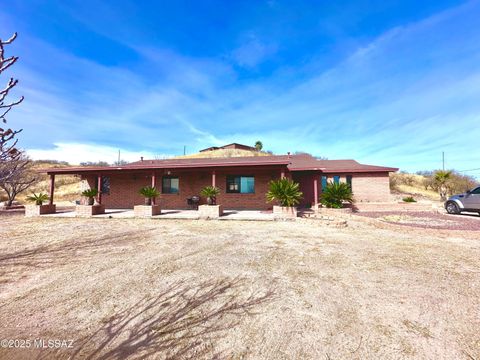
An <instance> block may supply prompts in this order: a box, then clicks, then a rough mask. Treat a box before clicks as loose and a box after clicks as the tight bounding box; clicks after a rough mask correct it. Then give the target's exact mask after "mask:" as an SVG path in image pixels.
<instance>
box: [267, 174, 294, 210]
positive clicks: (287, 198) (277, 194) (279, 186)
mask: <svg viewBox="0 0 480 360" xmlns="http://www.w3.org/2000/svg"><path fill="white" fill-rule="evenodd" d="M268 187H269V190H268V192H267V201H268V202H273V201H276V202H278V203H279V204H280V205H281V206H295V205H297V204H298V203H299V202H300V200H301V199H302V198H303V193H302V192H301V191H300V185H299V184H298V183H296V182H294V181H292V180H290V179H286V178H284V179H279V180H272V181H270V183H269V184H268Z"/></svg>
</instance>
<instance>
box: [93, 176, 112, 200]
mask: <svg viewBox="0 0 480 360" xmlns="http://www.w3.org/2000/svg"><path fill="white" fill-rule="evenodd" d="M101 186H102V188H101V190H100V192H101V193H102V194H107V195H110V178H109V177H108V176H102V185H101ZM95 189H97V190H98V181H95Z"/></svg>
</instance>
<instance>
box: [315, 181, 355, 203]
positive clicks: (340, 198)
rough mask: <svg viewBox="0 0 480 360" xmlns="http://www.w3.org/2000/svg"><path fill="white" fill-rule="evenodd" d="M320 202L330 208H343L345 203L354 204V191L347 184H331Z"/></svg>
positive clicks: (324, 191)
mask: <svg viewBox="0 0 480 360" xmlns="http://www.w3.org/2000/svg"><path fill="white" fill-rule="evenodd" d="M320 202H321V203H322V205H324V206H326V207H328V208H341V207H342V206H343V203H344V202H347V203H353V194H352V189H351V188H350V185H348V184H346V183H338V184H337V183H333V182H329V183H328V184H327V186H326V188H325V189H324V190H323V194H322V196H321V198H320Z"/></svg>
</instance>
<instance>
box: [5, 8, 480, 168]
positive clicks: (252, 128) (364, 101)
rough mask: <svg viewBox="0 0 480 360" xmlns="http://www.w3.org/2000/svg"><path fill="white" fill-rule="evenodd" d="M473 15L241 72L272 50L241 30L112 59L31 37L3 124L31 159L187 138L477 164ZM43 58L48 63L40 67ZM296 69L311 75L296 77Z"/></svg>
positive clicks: (479, 82) (478, 80) (459, 12)
mask: <svg viewBox="0 0 480 360" xmlns="http://www.w3.org/2000/svg"><path fill="white" fill-rule="evenodd" d="M479 11H480V4H479V3H478V2H471V3H468V4H467V5H464V6H460V7H457V8H454V9H451V10H448V11H444V12H442V13H439V14H435V15H434V16H431V17H429V18H426V19H424V20H422V21H419V22H414V23H410V24H403V25H401V26H397V27H395V28H392V29H390V30H389V31H386V32H385V33H383V34H381V35H379V36H378V37H376V38H375V39H373V40H372V41H370V42H369V43H368V44H363V45H362V46H361V47H359V48H357V49H356V50H355V51H354V52H353V53H351V54H349V56H347V57H346V58H345V59H343V60H342V61H340V62H338V63H337V64H336V65H334V66H331V67H328V68H321V67H316V66H314V64H312V63H305V64H304V65H303V68H302V67H297V68H295V69H293V70H292V69H289V68H288V67H289V66H288V64H285V65H284V66H283V67H281V68H279V69H277V70H276V71H274V72H273V75H271V76H258V77H253V78H252V79H248V80H245V79H240V78H239V76H238V73H237V70H236V67H237V66H239V65H240V66H241V67H245V68H254V67H256V66H258V65H260V64H262V62H263V61H266V59H268V57H269V56H271V55H273V54H275V52H276V51H277V47H276V46H273V45H267V44H269V42H268V41H267V42H263V41H260V40H258V39H257V38H247V39H246V40H245V41H244V42H243V45H241V46H240V47H237V48H236V49H230V51H229V52H227V53H229V54H231V56H230V57H228V56H227V57H225V55H224V54H225V52H223V53H222V54H221V55H219V56H217V57H215V56H211V57H198V56H192V55H185V54H181V53H179V52H177V51H174V50H172V49H167V48H159V47H158V46H147V45H145V44H134V45H131V49H132V50H133V51H135V52H136V54H137V55H138V58H139V60H138V61H136V62H134V63H132V64H130V65H129V66H126V65H125V66H111V65H109V66H107V65H104V64H99V63H96V62H95V61H92V60H91V59H85V58H83V57H81V56H78V55H73V54H71V53H69V52H68V51H65V50H63V49H59V48H56V47H55V46H53V45H52V44H48V43H45V42H44V41H41V40H39V39H36V38H35V36H34V35H33V34H30V35H28V34H26V35H23V40H21V41H19V43H18V46H17V48H16V50H19V51H20V52H21V55H22V61H21V62H20V63H19V64H18V67H17V70H16V71H17V75H18V77H19V78H20V79H21V80H22V83H21V87H19V89H20V90H21V91H22V93H24V94H25V95H26V101H25V103H24V104H23V105H22V106H21V107H19V108H18V109H16V110H15V113H14V115H12V118H11V119H12V123H14V122H15V123H17V124H19V125H20V126H22V127H24V128H25V131H24V133H22V145H23V146H24V147H26V148H29V149H33V150H31V151H30V153H31V154H32V156H33V154H35V155H34V156H36V157H38V156H42V155H45V156H47V155H48V157H56V158H60V157H61V158H62V159H65V160H70V161H72V162H78V161H80V160H91V161H94V160H97V159H96V156H97V155H98V154H100V152H99V151H97V150H96V149H97V147H100V148H102V147H105V149H106V150H105V152H104V153H103V152H102V154H103V155H105V157H112V158H113V159H116V152H117V150H118V148H122V149H124V152H125V154H128V153H131V154H132V157H134V158H138V157H139V156H140V154H143V155H144V156H148V154H151V155H154V154H158V153H161V154H171V155H174V154H180V153H181V152H182V151H183V146H184V145H187V148H188V149H189V151H190V152H191V151H195V150H198V149H200V148H203V147H207V146H210V145H220V144H222V143H223V142H226V143H227V142H233V141H237V142H245V143H249V144H253V142H254V141H255V140H262V141H263V143H264V144H265V146H266V147H267V148H268V149H270V150H272V151H274V152H278V153H286V152H287V151H297V150H299V151H300V150H301V151H307V152H311V153H314V154H316V155H323V156H327V157H329V158H356V159H358V160H359V161H363V162H366V163H373V164H385V165H391V166H399V167H401V168H403V169H407V170H419V169H427V168H433V167H438V166H439V164H440V158H441V152H442V151H445V152H446V153H447V164H448V165H449V166H454V167H457V168H474V167H475V166H473V167H472V166H471V165H472V164H473V163H478V161H480V158H479V156H480V154H479V153H478V152H473V151H471V144H475V143H476V141H477V140H478V139H479V138H480V128H479V127H478V126H477V124H478V123H480V103H479V102H478V99H479V98H480V43H479V42H478V41H477V39H478V38H479V37H480V29H479V28H478V26H476V24H477V21H478V19H477V18H476V14H478V12H479ZM103 35H104V36H107V35H108V34H103ZM112 37H113V38H115V37H114V36H113V35H112ZM19 39H22V36H21V37H20V38H19ZM115 41H121V39H118V38H115ZM272 43H273V42H272ZM123 45H124V46H127V45H128V44H123ZM38 54H48V58H50V59H55V61H54V62H52V63H50V64H48V66H47V67H45V66H43V65H42V64H39V63H38V61H37V59H38ZM232 59H233V64H232ZM312 61H316V60H312ZM45 69H47V70H48V71H45ZM305 69H320V70H316V71H315V72H312V71H310V72H309V73H308V76H305V71H304V70H305ZM296 72H298V73H302V76H301V77H298V78H296V77H295V76H292V73H293V74H295V73H296ZM286 73H288V75H285V74H286ZM82 144H87V145H85V146H84V147H83V148H82V149H83V150H81V151H80V150H79V147H81V146H82ZM92 144H95V146H94V147H92V146H93V145H92ZM42 149H45V151H46V152H42ZM69 149H70V150H69ZM74 149H75V150H74ZM107 149H108V150H107ZM57 150H58V151H57ZM76 150H79V151H76ZM32 151H33V152H32ZM90 151H91V152H93V153H94V155H92V154H91V153H90ZM102 151H103V150H102ZM55 154H57V155H55ZM66 154H68V155H66ZM78 154H80V155H78ZM103 155H102V156H103ZM69 156H71V158H69ZM79 156H82V157H85V158H83V159H80V158H79Z"/></svg>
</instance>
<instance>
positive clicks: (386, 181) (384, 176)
mask: <svg viewBox="0 0 480 360" xmlns="http://www.w3.org/2000/svg"><path fill="white" fill-rule="evenodd" d="M334 175H340V181H341V182H346V181H347V180H346V176H347V175H352V191H353V196H354V198H355V201H356V202H385V201H392V200H393V198H392V196H391V194H390V178H389V176H388V173H387V172H385V173H358V174H328V175H327V176H328V181H333V176H334Z"/></svg>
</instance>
